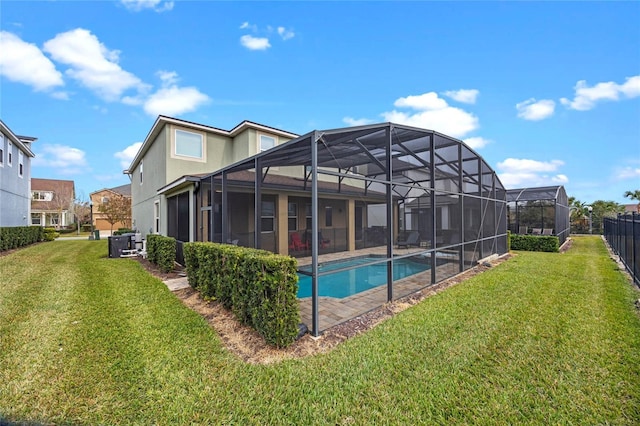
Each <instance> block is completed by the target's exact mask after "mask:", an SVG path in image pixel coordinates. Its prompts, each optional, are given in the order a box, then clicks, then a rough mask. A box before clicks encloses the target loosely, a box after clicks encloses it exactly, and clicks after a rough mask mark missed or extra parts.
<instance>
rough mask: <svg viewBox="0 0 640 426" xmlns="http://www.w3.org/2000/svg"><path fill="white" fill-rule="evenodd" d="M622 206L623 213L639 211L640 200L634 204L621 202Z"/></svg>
mask: <svg viewBox="0 0 640 426" xmlns="http://www.w3.org/2000/svg"><path fill="white" fill-rule="evenodd" d="M623 206H624V213H625V214H629V213H640V202H639V203H636V204H623Z"/></svg>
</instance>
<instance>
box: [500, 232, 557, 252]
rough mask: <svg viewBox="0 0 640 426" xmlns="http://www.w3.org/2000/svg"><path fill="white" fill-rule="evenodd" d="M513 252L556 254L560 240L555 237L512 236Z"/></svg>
mask: <svg viewBox="0 0 640 426" xmlns="http://www.w3.org/2000/svg"><path fill="white" fill-rule="evenodd" d="M510 242H511V250H525V251H547V252H552V253H555V252H557V251H558V249H559V248H560V240H558V237H555V236H542V235H521V234H511V238H510Z"/></svg>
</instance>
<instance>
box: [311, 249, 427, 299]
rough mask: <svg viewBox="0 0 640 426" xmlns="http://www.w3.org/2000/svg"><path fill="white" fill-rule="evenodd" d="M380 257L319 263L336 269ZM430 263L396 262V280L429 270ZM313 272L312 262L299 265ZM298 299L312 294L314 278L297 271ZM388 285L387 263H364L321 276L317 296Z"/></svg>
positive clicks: (322, 267)
mask: <svg viewBox="0 0 640 426" xmlns="http://www.w3.org/2000/svg"><path fill="white" fill-rule="evenodd" d="M376 260H378V261H379V260H381V258H379V257H356V258H352V259H348V260H344V261H336V262H330V263H325V264H322V265H318V270H319V271H320V272H326V271H333V270H337V269H342V268H346V267H349V266H357V265H363V264H366V263H371V262H374V261H376ZM429 268H430V267H429V264H428V263H425V262H416V261H413V260H411V259H398V260H394V261H393V280H394V281H396V280H399V279H402V278H406V277H409V276H411V275H415V274H419V273H420V272H424V271H427V270H429ZM300 269H302V270H305V271H308V272H311V265H309V266H306V267H302V268H300ZM298 277H299V278H300V281H299V282H298V298H303V297H311V277H310V276H309V275H304V274H300V273H298ZM386 284H387V263H386V262H383V263H378V264H375V265H368V266H361V267H359V268H355V269H350V270H348V271H338V272H335V273H333V274H328V275H322V276H320V277H318V295H319V296H327V297H335V298H338V299H342V298H345V297H348V296H352V295H354V294H356V293H360V292H363V291H366V290H369V289H372V288H375V287H378V286H381V285H386Z"/></svg>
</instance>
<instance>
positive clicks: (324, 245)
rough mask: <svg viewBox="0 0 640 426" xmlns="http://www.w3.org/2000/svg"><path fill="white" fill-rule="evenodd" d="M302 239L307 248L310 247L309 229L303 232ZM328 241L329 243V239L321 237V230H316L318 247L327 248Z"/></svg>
mask: <svg viewBox="0 0 640 426" xmlns="http://www.w3.org/2000/svg"><path fill="white" fill-rule="evenodd" d="M304 240H305V243H306V244H307V246H308V248H311V231H310V230H309V229H307V232H306V233H305V234H304ZM329 243H331V240H328V239H326V238H323V237H322V232H320V231H318V247H319V248H327V247H329Z"/></svg>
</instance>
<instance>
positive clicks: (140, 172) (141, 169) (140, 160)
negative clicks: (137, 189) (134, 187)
mask: <svg viewBox="0 0 640 426" xmlns="http://www.w3.org/2000/svg"><path fill="white" fill-rule="evenodd" d="M140 185H142V160H140Z"/></svg>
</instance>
